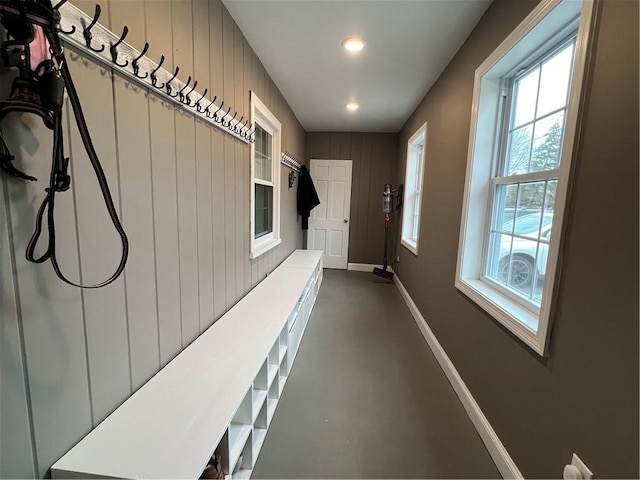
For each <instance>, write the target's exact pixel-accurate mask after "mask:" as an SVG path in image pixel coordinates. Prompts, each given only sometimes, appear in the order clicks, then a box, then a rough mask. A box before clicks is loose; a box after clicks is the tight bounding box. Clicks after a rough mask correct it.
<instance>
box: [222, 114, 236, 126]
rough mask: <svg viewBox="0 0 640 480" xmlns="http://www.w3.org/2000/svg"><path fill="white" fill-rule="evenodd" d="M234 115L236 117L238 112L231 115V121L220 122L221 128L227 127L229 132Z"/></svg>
mask: <svg viewBox="0 0 640 480" xmlns="http://www.w3.org/2000/svg"><path fill="white" fill-rule="evenodd" d="M236 115H238V112H235V113H234V114H233V117H231V119H230V120H229V121H227V122H222V126H223V127H227V128H228V129H229V130H231V122H233V121H234V120H235V118H236Z"/></svg>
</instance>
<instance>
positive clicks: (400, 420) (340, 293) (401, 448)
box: [253, 270, 500, 479]
mask: <svg viewBox="0 0 640 480" xmlns="http://www.w3.org/2000/svg"><path fill="white" fill-rule="evenodd" d="M253 478H258V479H261V478H500V475H499V473H498V471H497V469H496V467H495V465H494V463H493V461H492V460H491V458H490V456H489V454H488V452H487V450H486V448H485V446H484V444H483V443H482V441H481V440H480V437H479V436H478V434H477V432H476V430H475V429H474V427H473V425H472V423H471V421H470V420H469V417H468V416H467V414H466V412H465V411H464V408H463V407H462V405H461V404H460V401H459V400H458V397H457V396H456V394H455V392H454V391H453V388H452V387H451V385H450V384H449V382H448V380H447V379H446V377H445V375H444V373H443V372H442V370H441V369H440V366H439V365H438V363H437V361H436V360H435V358H434V356H433V354H432V353H431V350H430V349H429V347H428V345H427V343H426V341H425V340H424V338H423V336H422V334H421V333H420V331H419V330H418V327H417V326H416V324H415V321H414V320H413V317H412V316H411V314H410V313H409V310H408V309H407V307H406V304H405V303H404V300H403V299H402V297H401V296H400V293H399V292H398V290H397V288H396V287H395V285H393V284H391V283H388V282H386V281H384V280H382V279H379V278H378V277H376V276H374V275H373V274H371V273H362V272H348V271H345V270H325V271H324V280H323V283H322V286H321V288H320V293H319V295H318V298H317V300H316V304H315V307H314V310H313V313H312V315H311V318H310V320H309V324H308V326H307V330H306V332H305V334H304V337H303V338H302V343H301V345H300V350H299V351H298V355H297V357H296V360H295V363H294V364H293V369H292V371H291V374H290V376H289V379H288V381H287V384H286V386H285V389H284V392H283V395H282V398H281V399H280V403H279V405H278V408H277V409H276V413H275V416H274V419H273V422H272V424H271V427H270V428H269V432H268V434H267V438H266V440H265V443H264V445H263V447H262V451H261V453H260V456H259V458H258V461H257V464H256V467H255V469H254V473H253Z"/></svg>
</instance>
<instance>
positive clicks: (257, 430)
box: [253, 401, 269, 462]
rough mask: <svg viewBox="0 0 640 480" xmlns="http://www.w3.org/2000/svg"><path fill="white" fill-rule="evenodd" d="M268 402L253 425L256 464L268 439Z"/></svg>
mask: <svg viewBox="0 0 640 480" xmlns="http://www.w3.org/2000/svg"><path fill="white" fill-rule="evenodd" d="M268 408H269V407H268V401H267V402H265V403H264V405H263V406H262V408H261V409H260V411H259V412H258V415H257V417H256V421H255V423H254V424H253V455H254V462H255V460H256V459H257V456H258V453H259V452H260V449H261V448H262V444H263V443H264V439H265V438H266V437H267V428H269V416H268Z"/></svg>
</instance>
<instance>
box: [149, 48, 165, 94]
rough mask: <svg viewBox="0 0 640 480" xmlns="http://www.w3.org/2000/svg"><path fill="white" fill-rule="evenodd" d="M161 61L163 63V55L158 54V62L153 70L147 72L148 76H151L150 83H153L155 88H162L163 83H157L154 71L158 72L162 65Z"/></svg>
mask: <svg viewBox="0 0 640 480" xmlns="http://www.w3.org/2000/svg"><path fill="white" fill-rule="evenodd" d="M163 63H164V55H160V63H158V66H157V67H156V68H154V69H153V72H151V73H150V74H149V76H150V77H151V85H153V86H154V87H156V88H164V83H163V84H162V85H158V77H156V73H157V72H158V70H160V67H162V64H163Z"/></svg>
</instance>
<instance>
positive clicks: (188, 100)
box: [180, 80, 198, 107]
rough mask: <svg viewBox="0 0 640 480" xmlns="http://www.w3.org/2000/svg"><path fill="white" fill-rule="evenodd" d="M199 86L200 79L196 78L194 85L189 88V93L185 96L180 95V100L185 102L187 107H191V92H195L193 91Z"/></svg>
mask: <svg viewBox="0 0 640 480" xmlns="http://www.w3.org/2000/svg"><path fill="white" fill-rule="evenodd" d="M197 86H198V81H197V80H196V81H195V82H194V84H193V87H191V90H189V93H187V94H185V95H184V98H182V97H180V101H181V102H182V103H184V104H185V105H186V106H187V107H191V106H192V105H191V96H190V95H191V94H192V93H193V91H194V90H195V89H196V87H197Z"/></svg>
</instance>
